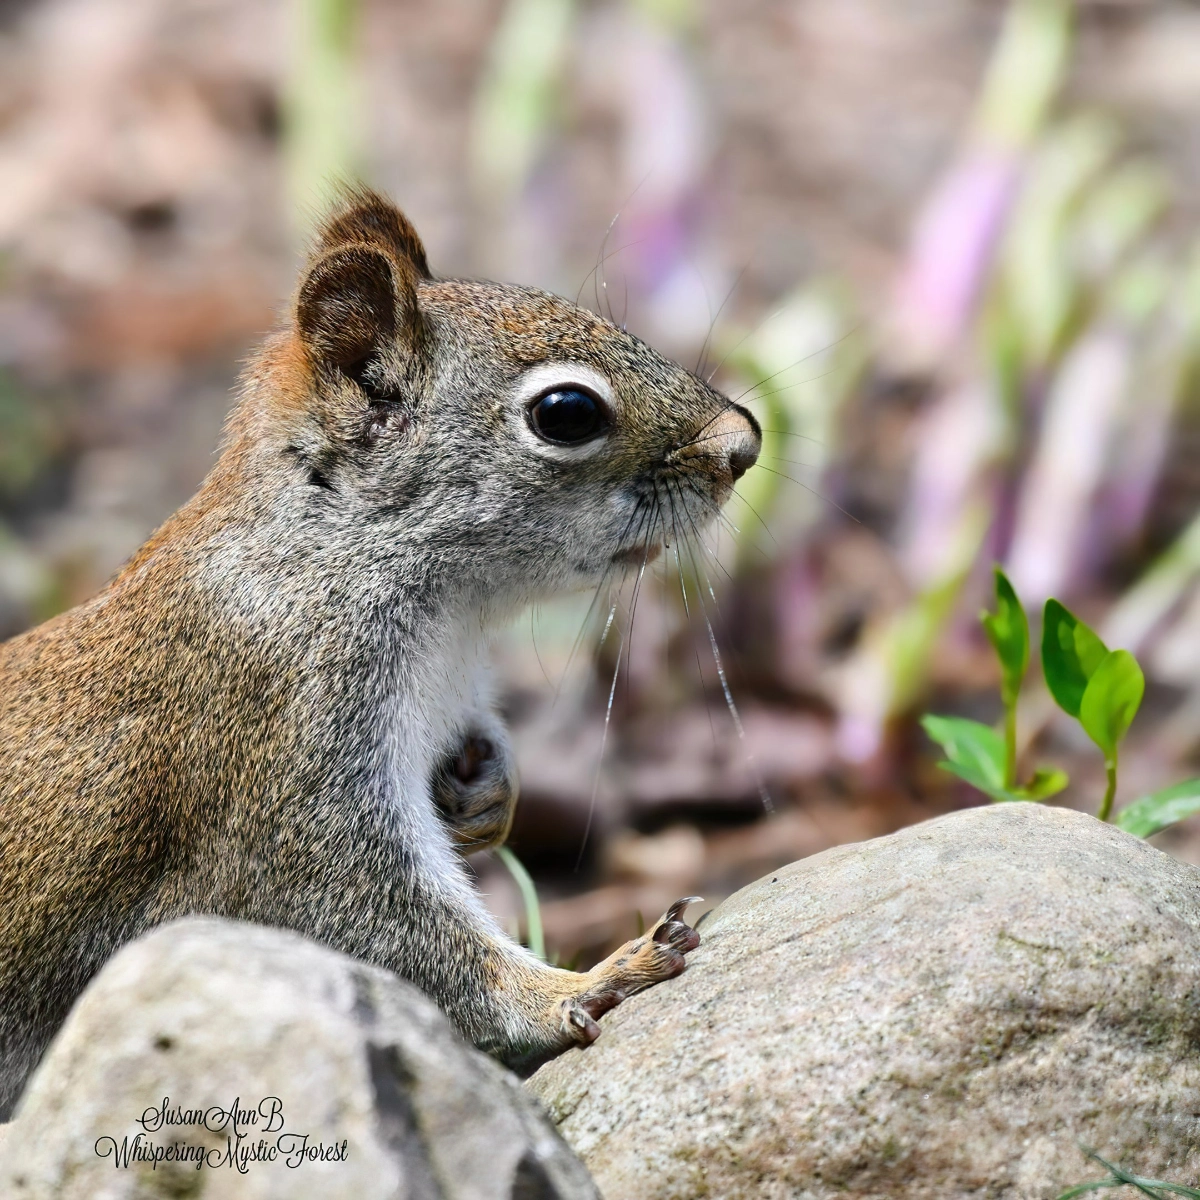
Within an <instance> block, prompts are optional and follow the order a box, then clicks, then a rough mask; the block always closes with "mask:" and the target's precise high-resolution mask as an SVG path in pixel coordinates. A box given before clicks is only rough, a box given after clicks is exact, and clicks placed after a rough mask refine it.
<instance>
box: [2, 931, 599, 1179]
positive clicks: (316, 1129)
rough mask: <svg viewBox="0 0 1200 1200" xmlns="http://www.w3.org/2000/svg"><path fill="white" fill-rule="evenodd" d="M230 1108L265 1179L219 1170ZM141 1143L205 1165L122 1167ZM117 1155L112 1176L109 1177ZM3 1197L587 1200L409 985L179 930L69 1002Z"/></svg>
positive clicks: (34, 1085) (260, 935)
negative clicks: (195, 1119) (182, 1152)
mask: <svg viewBox="0 0 1200 1200" xmlns="http://www.w3.org/2000/svg"><path fill="white" fill-rule="evenodd" d="M272 1097H274V1098H275V1099H271V1098H272ZM164 1104H165V1105H166V1107H167V1109H168V1110H176V1109H184V1110H196V1109H199V1110H208V1125H209V1126H211V1127H212V1128H211V1129H206V1128H205V1127H204V1125H203V1124H201V1125H197V1124H195V1123H192V1121H191V1116H190V1114H189V1113H186V1112H185V1113H184V1114H182V1115H183V1116H184V1118H185V1120H186V1121H188V1123H185V1124H170V1123H169V1122H165V1121H164V1122H162V1123H161V1124H159V1121H160V1118H161V1114H162V1110H163V1105H164ZM234 1107H236V1108H238V1109H240V1110H241V1111H242V1112H243V1113H245V1114H246V1117H245V1119H244V1120H243V1121H242V1122H241V1123H240V1131H241V1132H243V1133H244V1134H245V1135H246V1136H245V1137H244V1139H243V1140H242V1142H241V1148H242V1150H243V1151H244V1152H251V1153H252V1152H253V1150H254V1148H256V1147H258V1146H259V1144H260V1142H261V1143H262V1145H263V1146H264V1147H266V1148H267V1150H268V1152H269V1151H270V1150H271V1149H272V1148H273V1149H274V1150H275V1151H276V1155H277V1156H276V1157H275V1159H274V1161H266V1160H261V1161H249V1162H247V1163H245V1165H244V1172H243V1171H239V1169H237V1167H235V1166H230V1165H229V1163H228V1155H229V1152H230V1148H231V1146H234V1145H235V1144H236V1141H235V1140H234V1139H233V1138H232V1135H233V1123H232V1122H230V1121H229V1120H228V1119H227V1116H226V1114H227V1113H228V1112H229V1110H230V1109H232V1108H234ZM214 1109H216V1110H223V1111H212V1110H214ZM139 1118H143V1119H144V1120H145V1124H144V1125H143V1124H139ZM139 1134H140V1135H141V1139H140V1141H138V1143H137V1144H138V1145H139V1146H145V1145H149V1146H153V1147H158V1148H160V1149H161V1148H165V1147H169V1146H173V1145H177V1144H184V1145H186V1146H188V1147H191V1148H193V1149H199V1150H202V1151H204V1152H206V1154H207V1155H208V1158H207V1161H206V1162H205V1164H204V1165H203V1167H197V1165H196V1163H195V1161H194V1160H192V1159H190V1158H189V1159H185V1160H184V1161H165V1160H163V1161H158V1162H150V1161H144V1160H138V1159H137V1158H136V1152H135V1151H134V1150H133V1147H134V1144H135V1139H136V1138H138V1135H139ZM305 1135H307V1139H308V1140H307V1142H302V1139H303V1138H304V1136H305ZM126 1139H127V1140H126ZM123 1147H128V1148H129V1153H130V1155H131V1158H132V1161H131V1162H130V1165H129V1166H128V1167H124V1166H120V1165H118V1160H119V1158H120V1156H121V1154H122V1148H123ZM317 1147H321V1149H320V1152H319V1153H318V1155H317V1157H315V1158H314V1157H312V1152H313V1151H314V1149H316V1148H317ZM302 1153H307V1157H302ZM0 1196H4V1197H5V1198H6V1200H8V1198H10V1197H11V1198H14V1200H15V1198H21V1200H41V1198H43V1197H44V1198H46V1200H50V1198H51V1197H53V1198H54V1200H126V1198H129V1200H133V1198H135V1197H136V1198H137V1200H155V1198H158V1197H163V1198H166V1197H172V1198H180V1197H200V1196H203V1197H204V1198H205V1200H222V1198H225V1197H237V1200H251V1198H253V1200H268V1198H270V1200H276V1198H278V1200H296V1198H297V1197H304V1200H333V1198H334V1197H336V1198H338V1200H376V1198H378V1200H384V1198H385V1197H386V1198H387V1200H434V1198H436V1200H555V1198H560V1197H561V1198H562V1200H585V1198H587V1200H594V1198H595V1197H596V1191H595V1188H594V1187H593V1185H592V1184H591V1182H590V1181H589V1180H588V1177H587V1172H586V1171H585V1170H584V1168H583V1167H582V1166H581V1165H580V1163H579V1161H578V1159H576V1158H575V1157H574V1155H573V1154H572V1153H571V1151H570V1150H569V1149H568V1148H567V1147H566V1146H565V1145H564V1144H563V1142H562V1141H561V1139H560V1138H559V1137H558V1135H557V1134H556V1133H555V1132H554V1128H553V1126H552V1125H551V1124H550V1123H549V1121H547V1120H546V1117H545V1114H544V1113H542V1112H541V1111H540V1109H539V1107H538V1105H537V1104H536V1102H535V1101H533V1100H532V1099H530V1097H529V1096H528V1095H527V1094H526V1093H525V1092H524V1090H523V1089H522V1087H521V1085H520V1084H519V1083H518V1082H517V1081H516V1079H515V1077H513V1076H512V1075H510V1074H509V1073H508V1072H506V1071H504V1070H502V1069H501V1068H500V1067H499V1066H497V1065H496V1064H495V1063H493V1062H492V1061H491V1060H490V1059H488V1058H486V1057H484V1056H483V1055H482V1054H480V1053H478V1052H477V1051H476V1050H474V1049H472V1048H471V1047H470V1046H468V1045H466V1044H465V1043H464V1042H463V1041H462V1040H461V1039H460V1038H459V1037H458V1036H457V1035H456V1034H455V1033H454V1032H453V1031H452V1030H451V1029H450V1027H449V1025H448V1024H447V1022H446V1019H445V1018H444V1017H443V1016H442V1014H441V1013H440V1012H439V1011H438V1009H437V1008H436V1007H435V1006H434V1005H433V1004H432V1003H430V1001H428V1000H427V999H426V998H425V997H424V996H422V995H421V994H420V992H418V991H417V990H416V989H415V988H413V987H412V986H411V985H409V984H406V983H404V982H402V981H401V980H399V979H397V978H396V977H395V976H393V975H391V974H389V973H388V972H386V971H380V970H377V969H375V968H373V967H368V966H365V965H363V964H362V963H358V962H355V961H354V960H352V959H349V958H346V957H344V956H342V955H340V954H335V953H334V952H332V951H330V950H327V949H324V948H323V947H320V946H318V945H316V944H314V943H312V942H310V941H307V940H306V939H304V938H302V937H299V936H297V935H295V934H291V933H283V932H280V931H277V930H271V929H263V928H259V927H257V926H253V925H246V924H242V923H239V922H231V921H213V920H189V921H181V922H177V923H175V924H173V925H167V926H164V927H162V928H161V929H158V930H156V931H154V932H153V933H151V934H149V935H147V936H146V937H144V938H141V939H140V940H139V941H137V942H134V943H132V944H131V945H130V946H128V947H126V948H125V949H124V950H122V951H121V953H120V954H118V955H117V956H116V957H115V958H114V959H113V960H112V961H111V962H110V963H109V964H108V965H107V966H106V967H105V968H104V970H103V971H102V972H101V973H100V974H99V975H98V976H97V977H96V979H95V980H94V981H93V982H92V984H91V986H90V987H89V988H88V989H87V991H86V992H85V993H84V995H83V996H82V997H81V998H80V1000H79V1002H78V1003H77V1004H76V1006H75V1008H74V1009H73V1010H72V1013H71V1016H70V1017H69V1018H68V1020H67V1023H66V1024H65V1025H64V1027H63V1029H62V1030H61V1032H60V1034H59V1036H58V1038H57V1039H56V1041H55V1042H54V1044H53V1045H52V1046H51V1048H50V1050H49V1051H48V1053H47V1055H46V1058H45V1059H44V1060H43V1062H42V1064H41V1066H40V1067H39V1068H38V1070H37V1072H36V1073H35V1074H34V1076H33V1078H32V1079H31V1080H30V1083H29V1085H28V1087H27V1088H26V1090H25V1093H24V1095H23V1097H22V1099H21V1102H20V1104H19V1106H18V1108H17V1112H16V1115H15V1118H14V1120H13V1123H12V1125H11V1126H10V1127H9V1130H8V1133H7V1136H6V1137H5V1138H4V1140H3V1148H2V1149H0Z"/></svg>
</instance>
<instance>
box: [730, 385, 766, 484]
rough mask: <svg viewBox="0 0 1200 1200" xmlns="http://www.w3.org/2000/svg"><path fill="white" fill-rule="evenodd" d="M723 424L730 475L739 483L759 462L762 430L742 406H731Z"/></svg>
mask: <svg viewBox="0 0 1200 1200" xmlns="http://www.w3.org/2000/svg"><path fill="white" fill-rule="evenodd" d="M722 424H723V425H724V426H725V428H724V429H723V430H722V432H723V433H724V434H725V439H724V440H725V453H726V455H727V456H728V457H727V462H728V464H729V474H730V475H732V476H733V482H734V483H737V481H738V480H739V479H741V477H742V476H743V475H745V473H746V472H747V471H748V470H750V468H751V467H752V466H754V464H755V463H756V462H758V453H759V451H760V450H761V449H762V430H760V429H759V427H758V422H757V421H756V420H755V419H754V417H753V416H752V415H751V414H750V413H748V412H747V411H746V410H745V409H744V408H743V407H742V406H741V405H740V404H732V405H730V408H729V411H728V412H727V413H726V414H725V416H724V418H723V420H722Z"/></svg>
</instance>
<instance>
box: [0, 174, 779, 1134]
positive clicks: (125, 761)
mask: <svg viewBox="0 0 1200 1200" xmlns="http://www.w3.org/2000/svg"><path fill="white" fill-rule="evenodd" d="M760 447H761V431H760V429H759V427H758V425H757V423H756V422H755V420H754V418H753V417H752V416H751V415H750V414H749V413H748V412H747V411H746V410H745V409H744V408H742V407H740V406H739V405H737V404H734V403H732V402H731V401H730V400H728V399H726V398H725V397H724V396H722V395H721V394H720V393H719V392H717V391H716V390H714V389H713V388H712V387H710V386H709V385H708V383H706V382H705V381H704V380H702V379H700V378H699V377H698V376H697V375H696V374H694V373H692V372H689V371H687V370H685V369H683V368H682V367H679V366H677V365H675V364H674V363H672V362H670V361H669V360H667V359H666V358H665V357H663V356H662V355H660V354H658V353H657V352H656V351H654V350H653V349H651V348H650V347H649V346H648V345H646V344H645V343H644V342H642V341H640V340H639V339H638V338H636V337H634V336H633V335H631V334H629V333H627V332H625V331H624V330H622V329H619V328H617V327H616V326H615V325H613V324H611V323H610V322H608V321H606V320H603V319H602V318H601V317H599V316H597V315H595V314H593V313H591V312H589V311H587V310H585V309H582V308H580V307H578V306H577V305H575V304H572V303H570V302H569V301H567V300H564V299H562V298H560V297H558V296H554V295H552V294H549V293H546V292H543V291H539V290H537V289H534V288H531V287H525V286H516V285H505V284H497V283H488V282H479V281H473V280H462V279H444V278H437V277H435V276H434V275H432V274H431V273H430V270H429V267H428V265H427V262H426V257H425V250H424V248H423V246H422V244H421V242H420V240H419V238H418V236H417V233H416V231H415V230H414V229H413V227H412V225H411V224H410V223H409V221H408V220H407V219H406V218H405V217H404V216H403V214H402V213H401V212H400V211H399V210H398V209H397V208H395V207H394V206H393V205H392V204H391V203H390V202H389V201H388V200H387V199H385V198H383V197H381V196H379V195H378V194H376V193H374V192H371V191H369V190H366V189H362V188H357V189H352V190H350V191H349V192H348V193H347V194H346V195H345V196H344V197H343V199H342V201H341V202H340V204H339V205H337V206H336V207H335V209H334V211H333V212H332V213H331V214H330V215H329V216H328V218H327V219H326V220H325V222H324V224H323V225H322V227H321V228H320V231H319V234H318V235H317V237H316V240H315V245H314V248H313V249H312V251H311V252H310V255H309V257H308V259H307V261H306V265H305V266H304V268H303V270H302V273H301V278H300V281H299V285H298V289H297V291H296V293H295V296H294V299H293V302H292V303H291V306H290V310H289V312H288V314H287V317H286V318H285V319H284V320H283V321H281V324H280V328H279V329H278V330H277V331H276V332H275V333H273V334H271V335H270V336H269V337H268V338H267V340H266V341H265V343H264V345H263V347H262V348H261V350H260V351H259V352H258V353H257V355H256V356H255V357H254V358H253V359H252V360H251V361H250V363H249V365H248V367H247V368H246V371H245V373H244V376H243V379H242V382H241V385H240V391H239V395H238V399H237V401H236V403H235V405H234V407H233V409H232V412H231V414H230V416H229V419H228V421H227V424H226V430H225V435H224V440H223V445H222V449H221V453H220V454H219V457H218V458H217V460H216V462H215V464H214V466H213V468H212V470H211V471H210V473H209V474H208V476H207V478H206V479H205V480H204V481H203V483H202V484H201V486H200V488H199V490H198V492H197V493H196V495H195V496H194V497H193V498H192V499H191V500H190V501H188V502H187V503H186V504H185V505H184V506H183V507H182V508H181V509H180V510H179V511H178V512H176V513H175V514H174V515H173V516H171V517H170V518H169V519H168V520H167V521H166V522H165V524H163V525H162V527H161V528H159V529H158V530H157V532H155V533H154V534H153V535H152V536H151V538H150V540H149V541H148V542H146V544H145V545H144V546H143V547H142V548H141V549H140V550H139V551H138V552H137V553H136V554H135V555H134V556H133V558H132V559H130V561H129V562H128V563H127V565H126V566H125V567H124V568H123V569H122V570H121V571H120V572H119V573H118V574H117V575H116V577H115V578H114V579H113V580H112V581H111V582H110V583H109V584H108V585H107V586H106V587H105V588H104V589H103V590H102V591H101V592H100V593H99V594H98V595H96V596H95V597H94V598H93V599H91V600H89V601H87V602H85V603H83V604H82V605H80V606H79V607H77V608H75V609H72V610H71V611H69V612H66V613H64V614H62V615H60V616H58V617H56V618H54V619H52V620H50V621H48V622H46V623H45V624H43V625H41V626H39V627H37V628H35V629H33V630H30V631H28V632H26V633H24V634H22V635H19V636H18V637H16V638H14V639H12V640H10V641H8V642H6V643H4V644H3V645H0V1119H3V1118H4V1117H5V1116H6V1115H7V1114H8V1113H9V1112H10V1111H11V1109H12V1107H13V1105H14V1103H15V1101H16V1098H17V1097H18V1095H19V1094H20V1091H21V1088H22V1086H23V1084H24V1081H25V1079H26V1077H27V1076H28V1074H29V1073H30V1072H31V1071H32V1070H33V1068H34V1067H35V1066H36V1064H37V1062H38V1061H39V1059H40V1057H41V1055H42V1053H43V1051H44V1050H45V1048H46V1045H47V1043H48V1041H49V1040H50V1038H51V1037H52V1036H53V1034H54V1033H55V1031H56V1029H57V1028H58V1026H59V1025H60V1024H61V1023H62V1021H63V1019H64V1018H65V1016H66V1013H67V1011H68V1009H69V1008H70V1006H71V1004H72V1002H73V1001H74V1000H75V998H76V997H77V996H78V994H79V993H80V991H81V990H82V989H83V988H84V987H85V986H86V984H87V983H88V981H89V979H90V978H91V977H92V976H93V975H94V974H95V973H96V972H97V971H98V970H99V969H100V967H101V966H102V965H103V964H104V962H105V961H106V960H107V959H108V958H109V957H110V956H111V955H112V954H113V953H114V952H115V951H116V950H117V949H119V948H120V947H121V946H122V945H123V944H124V943H126V942H128V941H129V940H130V939H132V938H134V937H136V936H137V935H138V934H140V933H142V932H144V931H145V930H147V929H150V928H151V927H153V926H155V925H158V924H160V923H162V922H165V921H169V920H172V919H175V918H177V917H181V916H185V915H188V914H211V915H216V916H221V917H228V918H235V919H241V920H246V921H253V922H258V923H261V924H265V925H273V926H281V927H286V928H290V929H294V930H297V931H299V932H300V933H302V934H305V935H307V936H309V937H312V938H314V939H316V940H318V941H320V942H323V943H326V944H328V945H330V946H332V947H334V948H336V949H338V950H341V951H343V952H345V953H348V954H350V955H353V956H355V957H358V958H360V959H363V960H366V961H368V962H371V963H375V964H378V965H380V966H383V967H385V968H388V969H390V970H392V971H394V972H396V973H397V974H399V975H401V976H402V977H404V978H406V979H408V980H411V981H412V982H413V983H415V984H416V985H417V986H418V987H420V988H421V989H422V990H423V991H425V992H426V993H427V994H428V995H429V996H430V997H432V999H433V1000H434V1001H435V1002H436V1003H437V1004H438V1005H439V1006H440V1007H441V1008H442V1010H443V1011H444V1012H445V1013H446V1015H447V1016H448V1017H449V1019H450V1020H451V1022H452V1023H453V1024H454V1025H455V1026H456V1027H457V1029H458V1030H459V1031H460V1032H461V1033H462V1035H463V1036H464V1037H465V1038H466V1039H468V1040H469V1041H471V1042H473V1043H474V1044H475V1045H476V1046H478V1047H480V1048H481V1049H483V1050H485V1051H487V1052H488V1053H490V1054H492V1055H493V1056H495V1057H496V1058H498V1059H499V1060H500V1061H501V1062H503V1063H505V1064H506V1065H508V1066H509V1067H511V1068H512V1069H514V1070H516V1071H518V1072H520V1073H524V1074H528V1073H529V1072H531V1071H532V1070H533V1069H535V1068H536V1067H537V1066H538V1065H540V1064H541V1063H542V1062H544V1061H546V1060H548V1059H550V1058H552V1057H554V1056H555V1055H557V1054H559V1053H561V1052H562V1051H563V1050H565V1049H567V1048H569V1047H571V1046H574V1045H586V1044H588V1043H590V1042H591V1041H592V1040H593V1039H594V1038H595V1037H596V1036H597V1035H598V1033H599V1027H598V1025H597V1023H596V1022H597V1018H598V1017H600V1016H601V1014H603V1013H604V1012H606V1011H607V1010H609V1009H610V1008H612V1007H613V1006H614V1005H616V1004H618V1003H620V1002H621V1001H622V1000H623V999H624V998H625V997H627V996H629V995H630V994H632V993H634V992H636V991H638V990H640V989H642V988H645V987H648V986H650V985H651V984H654V983H657V982H659V981H661V980H664V979H668V978H670V977H672V976H674V975H677V974H678V973H679V972H680V971H682V970H683V969H684V966H685V959H684V955H685V953H687V952H688V951H690V950H692V949H694V948H695V947H696V946H697V945H698V944H699V941H700V939H699V935H698V934H697V933H696V932H695V930H694V929H692V928H691V927H689V926H688V925H687V923H686V922H685V921H684V919H683V913H684V908H685V906H686V904H688V903H691V902H692V901H693V900H695V899H696V898H695V897H689V898H687V899H686V900H682V901H679V902H677V903H676V904H675V905H672V907H671V908H670V909H669V910H668V912H667V913H666V914H665V915H664V916H663V917H662V918H661V920H660V921H659V922H657V924H656V925H655V926H654V927H653V928H652V929H651V930H650V931H648V932H647V933H646V934H645V935H643V936H642V937H639V938H637V939H636V940H634V941H632V942H629V943H627V944H626V945H624V946H622V947H621V948H620V949H619V950H618V951H617V952H616V953H614V954H613V955H611V956H610V957H609V958H607V959H605V960H604V961H603V962H601V963H600V964H599V965H598V966H596V967H595V968H593V969H592V970H590V971H586V972H574V971H568V970H562V969H559V968H556V967H552V966H550V965H547V964H546V963H544V962H542V961H541V960H540V959H538V958H537V957H535V956H534V955H533V954H532V953H530V952H529V951H527V950H526V949H525V948H524V947H522V946H520V945H519V944H518V943H516V942H515V941H513V940H512V939H510V938H508V937H506V936H505V935H504V934H503V933H502V932H501V930H500V929H499V927H498V925H497V923H496V922H495V921H494V920H493V919H492V918H491V916H490V915H489V914H488V912H487V910H486V909H485V907H484V904H483V902H482V899H481V898H480V896H479V895H478V893H477V891H476V890H475V889H474V888H473V886H472V885H471V883H470V881H469V877H468V874H467V871H466V867H465V864H464V861H463V852H464V851H468V850H471V849H474V848H479V847H481V846H486V845H493V844H496V843H499V842H501V841H503V839H504V837H505V836H506V834H507V832H508V829H509V825H510V823H511V819H512V807H513V803H514V802H515V799H516V793H517V788H516V782H515V772H514V768H513V759H512V754H511V750H510V749H509V744H508V740H507V736H506V734H505V731H504V728H503V725H502V723H501V721H500V719H499V717H498V716H497V715H496V713H495V711H494V705H493V701H492V698H491V696H490V694H489V690H488V684H487V647H488V642H489V637H490V635H491V634H492V632H493V631H495V630H497V629H498V628H502V627H503V626H504V625H505V624H506V623H507V622H509V621H511V620H512V619H513V618H514V617H515V615H516V614H517V613H519V612H520V611H521V610H522V609H523V608H524V607H525V606H526V605H528V604H529V603H531V602H535V601H538V600H539V599H542V598H545V597H547V596H550V595H553V594H555V593H560V592H563V591H565V590H574V589H582V588H588V587H596V586H598V585H599V584H601V583H602V582H603V581H605V580H606V579H608V578H610V577H611V576H612V575H613V573H614V572H615V573H630V572H633V571H636V570H638V569H639V568H642V569H644V567H645V564H646V563H647V562H648V561H649V560H650V559H651V558H653V557H654V555H655V553H656V552H657V551H659V550H661V548H662V546H663V544H664V543H666V542H667V540H668V538H670V537H672V536H674V532H673V531H681V530H687V529H691V530H695V529H698V528H700V527H702V526H704V525H705V524H707V523H708V522H709V521H710V520H711V518H712V517H713V516H715V514H716V513H717V512H718V510H719V509H720V507H721V505H722V504H723V503H724V502H725V500H726V499H727V498H728V496H729V495H730V494H731V492H732V489H733V486H734V484H735V482H736V481H737V479H738V478H739V477H740V476H741V475H742V474H743V473H744V472H745V471H746V470H747V469H748V468H749V467H751V466H752V465H753V464H754V462H755V460H756V458H757V455H758V452H759V450H760Z"/></svg>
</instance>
